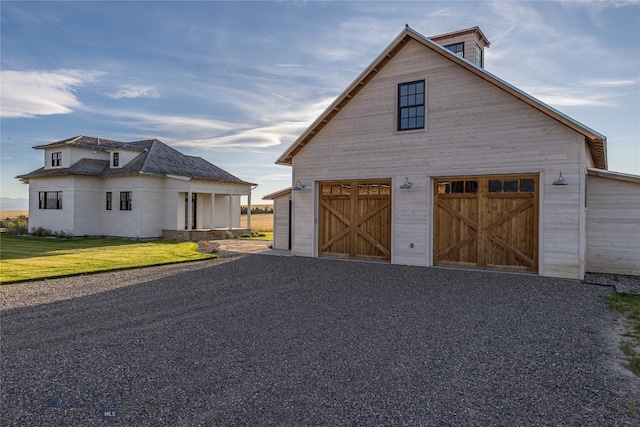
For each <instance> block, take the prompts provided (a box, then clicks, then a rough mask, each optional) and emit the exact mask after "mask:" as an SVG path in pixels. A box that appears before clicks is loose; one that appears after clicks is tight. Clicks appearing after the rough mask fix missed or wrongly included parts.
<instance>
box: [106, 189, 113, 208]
mask: <svg viewBox="0 0 640 427" xmlns="http://www.w3.org/2000/svg"><path fill="white" fill-rule="evenodd" d="M112 206H113V195H112V193H111V191H107V210H108V211H110V210H111V207H112Z"/></svg>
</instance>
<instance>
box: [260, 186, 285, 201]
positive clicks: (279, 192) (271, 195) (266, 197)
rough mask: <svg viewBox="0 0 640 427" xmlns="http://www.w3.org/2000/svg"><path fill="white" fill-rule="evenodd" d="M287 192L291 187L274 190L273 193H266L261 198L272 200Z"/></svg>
mask: <svg viewBox="0 0 640 427" xmlns="http://www.w3.org/2000/svg"><path fill="white" fill-rule="evenodd" d="M287 194H291V187H288V188H285V189H284V190H280V191H276V192H275V193H271V194H267V195H266V196H263V197H262V200H273V199H277V198H278V197H281V196H286V195H287Z"/></svg>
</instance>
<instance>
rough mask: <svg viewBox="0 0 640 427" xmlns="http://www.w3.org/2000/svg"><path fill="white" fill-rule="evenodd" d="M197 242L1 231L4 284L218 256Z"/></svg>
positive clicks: (0, 266) (0, 260)
mask: <svg viewBox="0 0 640 427" xmlns="http://www.w3.org/2000/svg"><path fill="white" fill-rule="evenodd" d="M197 248H198V244H197V243H195V242H173V241H164V240H152V241H144V242H140V241H133V240H126V239H106V238H84V239H50V238H39V237H24V236H11V235H7V234H5V233H1V234H0V284H7V283H15V282H21V281H27V280H38V279H48V278H54V277H63V276H73V275H78V274H89V273H98V272H104V271H111V270H121V269H127V268H137V267H147V266H152V265H161V264H172V263H178V262H185V261H196V260H201V259H210V258H215V257H216V256H215V255H211V254H203V253H200V252H196V249H197Z"/></svg>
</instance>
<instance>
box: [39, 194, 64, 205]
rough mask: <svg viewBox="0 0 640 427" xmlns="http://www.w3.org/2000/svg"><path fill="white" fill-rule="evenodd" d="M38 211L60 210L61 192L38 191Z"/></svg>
mask: <svg viewBox="0 0 640 427" xmlns="http://www.w3.org/2000/svg"><path fill="white" fill-rule="evenodd" d="M38 196H39V201H38V209H62V191H40V193H38Z"/></svg>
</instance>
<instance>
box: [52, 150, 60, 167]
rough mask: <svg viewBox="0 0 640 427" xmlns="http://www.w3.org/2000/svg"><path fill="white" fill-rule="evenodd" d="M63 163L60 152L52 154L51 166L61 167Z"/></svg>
mask: <svg viewBox="0 0 640 427" xmlns="http://www.w3.org/2000/svg"><path fill="white" fill-rule="evenodd" d="M61 161H62V153H61V152H60V151H58V152H56V153H51V166H60V163H61Z"/></svg>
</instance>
